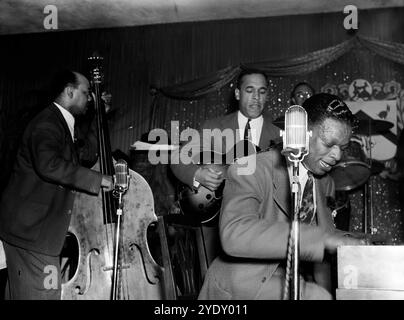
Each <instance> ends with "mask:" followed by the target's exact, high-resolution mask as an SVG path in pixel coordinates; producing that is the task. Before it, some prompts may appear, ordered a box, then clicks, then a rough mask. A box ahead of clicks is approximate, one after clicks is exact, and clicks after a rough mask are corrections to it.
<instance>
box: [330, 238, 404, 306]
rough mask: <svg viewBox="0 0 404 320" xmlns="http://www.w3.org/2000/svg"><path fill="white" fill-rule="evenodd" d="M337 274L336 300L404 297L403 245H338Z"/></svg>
mask: <svg viewBox="0 0 404 320" xmlns="http://www.w3.org/2000/svg"><path fill="white" fill-rule="evenodd" d="M337 273H338V287H337V289H336V299H337V300H404V246H401V245H370V246H341V247H339V248H338V249H337Z"/></svg>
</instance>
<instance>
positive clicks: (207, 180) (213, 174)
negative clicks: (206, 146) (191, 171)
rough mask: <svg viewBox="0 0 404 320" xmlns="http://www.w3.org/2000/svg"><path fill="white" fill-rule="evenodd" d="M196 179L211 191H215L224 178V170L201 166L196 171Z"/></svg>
mask: <svg viewBox="0 0 404 320" xmlns="http://www.w3.org/2000/svg"><path fill="white" fill-rule="evenodd" d="M195 180H196V181H198V182H199V183H200V184H202V185H203V186H205V187H206V188H208V189H209V190H211V191H215V190H216V189H217V188H219V186H220V185H221V183H222V182H223V180H224V174H223V172H222V171H217V170H214V169H212V168H207V167H204V168H202V167H200V168H198V170H196V172H195Z"/></svg>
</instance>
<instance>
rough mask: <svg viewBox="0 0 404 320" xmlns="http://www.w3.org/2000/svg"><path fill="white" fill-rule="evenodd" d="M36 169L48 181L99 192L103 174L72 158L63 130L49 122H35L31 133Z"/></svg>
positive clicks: (29, 138) (30, 150)
mask: <svg viewBox="0 0 404 320" xmlns="http://www.w3.org/2000/svg"><path fill="white" fill-rule="evenodd" d="M27 148H28V149H29V153H30V156H31V158H32V163H33V166H34V170H35V171H36V172H37V174H38V175H39V176H40V177H41V178H42V179H44V180H45V181H47V182H49V183H53V184H59V185H62V186H64V187H68V188H71V189H77V190H80V191H87V192H89V193H92V194H98V193H99V190H100V187H101V179H102V174H101V173H100V172H97V171H94V170H91V169H87V168H85V167H83V166H80V165H79V164H78V163H74V162H73V161H72V152H73V150H71V149H70V147H69V145H68V144H67V143H66V141H65V136H64V135H63V131H61V130H60V128H58V127H57V126H56V125H54V124H51V123H49V122H42V123H40V124H38V125H37V126H35V127H34V128H33V129H32V131H31V134H30V135H29V137H28V145H27Z"/></svg>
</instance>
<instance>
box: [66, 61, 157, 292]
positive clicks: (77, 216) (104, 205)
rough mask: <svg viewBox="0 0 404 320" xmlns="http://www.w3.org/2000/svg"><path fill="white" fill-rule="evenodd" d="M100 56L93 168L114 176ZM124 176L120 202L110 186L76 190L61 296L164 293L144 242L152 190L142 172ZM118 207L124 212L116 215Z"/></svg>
mask: <svg viewBox="0 0 404 320" xmlns="http://www.w3.org/2000/svg"><path fill="white" fill-rule="evenodd" d="M101 60H102V58H101V57H98V56H93V57H90V58H89V61H90V62H91V63H92V64H93V66H92V68H91V83H92V87H93V88H92V91H93V93H94V96H93V98H94V106H95V119H94V121H96V123H97V135H98V155H99V157H98V160H97V163H96V164H95V165H94V166H93V167H92V169H93V170H97V171H100V172H101V173H103V174H105V175H110V176H113V175H114V160H113V158H112V154H111V147H110V140H109V132H108V125H107V119H106V115H105V109H104V105H103V104H102V103H101V99H100V98H101V83H102V74H101V65H100V61H101ZM128 176H129V184H128V188H127V190H126V191H125V193H123V192H122V193H121V194H120V196H121V198H120V200H121V201H119V203H118V201H117V199H116V197H114V195H113V192H105V191H103V190H102V189H101V191H100V194H99V195H98V196H93V195H89V194H86V193H79V192H77V193H76V197H75V201H74V205H73V210H72V218H71V222H70V226H69V230H68V238H70V242H71V243H75V246H76V247H77V250H76V251H77V257H76V258H77V260H76V261H77V263H76V264H77V267H76V269H75V272H74V274H73V276H72V277H71V279H69V280H68V281H67V282H66V283H63V284H62V300H145V299H153V300H154V299H155V300H161V299H164V290H163V281H162V278H163V268H162V267H160V266H159V265H158V264H157V263H156V262H155V261H154V259H153V257H152V256H151V254H150V250H149V247H148V244H147V228H148V226H149V225H150V224H152V223H155V222H156V221H157V217H156V214H155V212H154V200H153V194H152V191H151V189H150V186H149V185H148V183H147V182H146V180H145V179H144V178H143V177H142V176H141V175H139V174H137V173H136V172H134V171H132V170H130V169H129V170H128ZM118 210H120V212H122V215H120V218H119V219H118V215H117V213H118V212H119V211H118ZM117 222H118V223H117ZM71 239H73V241H72V240H71Z"/></svg>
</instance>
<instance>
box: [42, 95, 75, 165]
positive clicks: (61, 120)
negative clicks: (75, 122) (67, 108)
mask: <svg viewBox="0 0 404 320" xmlns="http://www.w3.org/2000/svg"><path fill="white" fill-rule="evenodd" d="M49 108H50V110H51V111H52V112H53V113H54V114H55V116H56V117H57V118H58V120H59V121H60V122H61V123H62V125H63V128H64V130H65V135H68V136H69V139H68V140H69V141H70V145H71V149H72V152H73V154H72V156H73V159H74V161H75V162H78V152H77V150H76V145H75V143H74V141H73V139H72V135H71V134H70V129H69V126H68V125H67V122H66V120H65V118H64V117H63V115H62V113H61V112H60V110H59V109H58V107H56V106H55V105H54V104H53V103H52V104H51V105H50V106H49Z"/></svg>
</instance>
